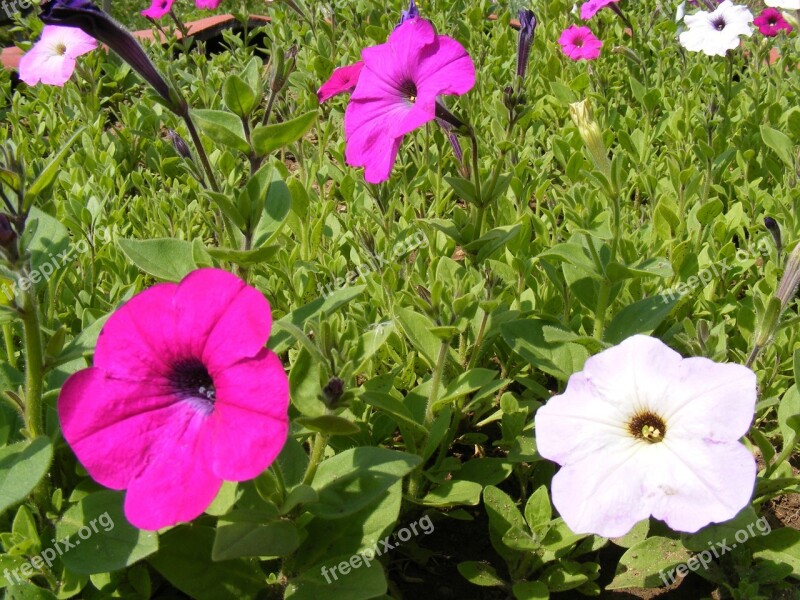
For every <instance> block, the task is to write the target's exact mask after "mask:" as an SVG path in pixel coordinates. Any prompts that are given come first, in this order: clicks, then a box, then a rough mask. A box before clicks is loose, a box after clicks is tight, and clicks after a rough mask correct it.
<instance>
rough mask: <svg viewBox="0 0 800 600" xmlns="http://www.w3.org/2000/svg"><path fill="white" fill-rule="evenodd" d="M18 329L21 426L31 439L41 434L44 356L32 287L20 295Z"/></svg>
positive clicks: (42, 430)
mask: <svg viewBox="0 0 800 600" xmlns="http://www.w3.org/2000/svg"><path fill="white" fill-rule="evenodd" d="M22 329H23V338H24V341H25V427H26V429H27V430H28V435H29V436H30V438H31V439H35V438H37V437H39V436H40V435H44V413H43V410H42V392H43V383H44V374H43V367H44V355H43V351H42V328H41V326H40V324H39V308H38V306H37V303H36V293H35V291H34V290H33V288H30V289H28V290H27V291H25V292H23V294H22Z"/></svg>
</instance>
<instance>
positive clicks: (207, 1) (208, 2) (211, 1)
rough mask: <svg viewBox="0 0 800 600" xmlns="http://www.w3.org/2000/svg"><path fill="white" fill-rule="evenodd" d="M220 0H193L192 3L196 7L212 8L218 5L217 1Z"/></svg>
mask: <svg viewBox="0 0 800 600" xmlns="http://www.w3.org/2000/svg"><path fill="white" fill-rule="evenodd" d="M221 1H222V0H194V5H195V6H196V7H197V8H202V9H205V10H214V9H215V8H217V7H218V6H219V3H220V2H221Z"/></svg>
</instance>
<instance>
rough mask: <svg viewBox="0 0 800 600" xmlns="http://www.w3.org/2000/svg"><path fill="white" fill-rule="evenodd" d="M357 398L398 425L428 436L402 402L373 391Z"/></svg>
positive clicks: (426, 431)
mask: <svg viewBox="0 0 800 600" xmlns="http://www.w3.org/2000/svg"><path fill="white" fill-rule="evenodd" d="M358 398H359V400H361V401H362V402H365V403H367V404H369V405H370V406H372V407H373V408H377V409H378V410H382V411H384V412H386V413H388V414H389V415H390V416H391V417H392V418H393V419H394V420H395V421H396V422H397V423H398V425H404V426H406V427H410V428H411V429H413V430H414V432H415V433H417V434H421V435H427V434H428V430H427V429H425V427H423V426H422V425H421V424H419V423H417V422H416V421H415V420H414V417H413V416H412V415H411V411H410V410H409V409H408V407H407V406H406V405H405V404H403V402H402V400H398V399H397V398H394V397H393V396H390V395H389V394H384V393H382V392H374V391H365V392H363V393H362V394H361V395H360V396H359V397H358Z"/></svg>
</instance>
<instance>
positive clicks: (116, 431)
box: [58, 269, 289, 530]
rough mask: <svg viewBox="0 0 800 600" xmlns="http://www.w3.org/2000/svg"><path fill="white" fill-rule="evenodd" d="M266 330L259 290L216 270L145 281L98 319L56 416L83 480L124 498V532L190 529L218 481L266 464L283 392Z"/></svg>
mask: <svg viewBox="0 0 800 600" xmlns="http://www.w3.org/2000/svg"><path fill="white" fill-rule="evenodd" d="M271 328H272V318H271V314H270V306H269V303H268V302H267V300H266V299H265V298H264V296H263V295H262V294H261V292H259V291H258V290H256V289H255V288H253V287H250V286H249V285H247V284H245V282H244V281H242V280H241V279H239V278H238V277H236V276H235V275H232V274H230V273H227V272H225V271H221V270H219V269H200V270H197V271H194V272H192V273H190V274H189V275H187V276H186V277H185V278H184V279H183V281H181V282H180V283H179V284H175V283H160V284H158V285H155V286H153V287H151V288H150V289H148V290H145V291H144V292H141V293H140V294H137V295H136V296H134V297H133V298H132V299H131V300H129V301H128V302H127V303H126V304H124V305H123V306H122V307H121V308H119V309H118V310H117V311H116V312H114V314H112V315H111V317H110V318H109V319H108V321H107V322H106V324H105V326H104V327H103V330H102V332H101V334H100V337H99V339H98V341H97V347H96V349H95V355H94V366H93V367H90V368H88V369H83V370H81V371H78V372H77V373H75V374H73V375H72V376H71V377H70V378H69V379H68V380H67V381H66V383H65V384H64V386H63V387H62V389H61V394H60V395H59V398H58V415H59V419H60V421H61V429H62V432H63V434H64V439H65V440H66V441H67V443H68V444H69V445H70V447H71V448H72V450H73V451H74V452H75V455H76V456H77V457H78V460H79V461H80V462H81V464H82V465H83V466H84V467H85V468H86V470H87V471H88V472H89V475H91V477H92V478H93V479H94V480H95V481H97V482H98V483H100V484H101V485H104V486H106V487H109V488H112V489H115V490H127V493H126V495H125V516H126V517H127V519H128V520H129V521H130V522H131V523H132V524H133V525H135V526H136V527H139V528H140V529H148V530H156V529H161V528H163V527H168V526H171V525H175V524H176V523H180V522H184V521H190V520H192V519H194V518H195V517H197V516H199V515H200V514H202V512H203V511H204V510H205V509H206V508H208V506H209V504H211V502H212V500H213V499H214V497H215V496H216V495H217V492H218V491H219V489H220V486H221V485H222V482H223V480H228V481H244V480H247V479H252V478H254V477H256V476H258V475H259V474H260V473H261V472H262V471H264V469H266V468H267V467H268V466H269V465H270V464H271V463H272V461H274V460H275V458H276V457H277V455H278V453H279V452H280V450H281V448H282V447H283V445H284V443H285V441H286V436H287V433H288V428H289V423H288V414H287V411H288V405H289V386H288V380H287V377H286V373H285V371H284V369H283V365H282V364H281V361H280V359H279V358H278V357H277V356H276V355H275V354H274V353H273V352H271V351H270V350H268V349H267V348H265V343H266V341H267V338H268V337H269V334H270V330H271Z"/></svg>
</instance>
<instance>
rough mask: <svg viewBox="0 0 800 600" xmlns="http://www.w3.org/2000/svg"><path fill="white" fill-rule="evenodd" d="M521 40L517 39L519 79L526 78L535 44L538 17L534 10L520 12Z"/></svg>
mask: <svg viewBox="0 0 800 600" xmlns="http://www.w3.org/2000/svg"><path fill="white" fill-rule="evenodd" d="M518 16H519V38H518V39H517V77H520V78H522V77H525V69H526V68H527V66H528V59H529V58H530V54H531V44H533V33H534V31H535V30H536V15H534V14H533V11H532V10H529V9H523V10H520V11H519V15H518Z"/></svg>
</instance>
